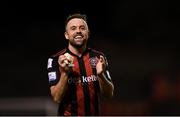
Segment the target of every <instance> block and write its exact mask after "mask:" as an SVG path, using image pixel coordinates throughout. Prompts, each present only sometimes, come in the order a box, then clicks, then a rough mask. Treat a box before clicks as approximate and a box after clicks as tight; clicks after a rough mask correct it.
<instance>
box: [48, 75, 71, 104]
mask: <svg viewBox="0 0 180 117" xmlns="http://www.w3.org/2000/svg"><path fill="white" fill-rule="evenodd" d="M67 78H68V75H67V74H66V73H62V74H61V77H60V80H59V82H58V83H57V84H56V85H55V86H52V87H51V95H52V96H53V99H54V101H55V102H58V103H60V102H61V100H62V99H63V97H64V95H65V92H66V90H67V87H68V84H67Z"/></svg>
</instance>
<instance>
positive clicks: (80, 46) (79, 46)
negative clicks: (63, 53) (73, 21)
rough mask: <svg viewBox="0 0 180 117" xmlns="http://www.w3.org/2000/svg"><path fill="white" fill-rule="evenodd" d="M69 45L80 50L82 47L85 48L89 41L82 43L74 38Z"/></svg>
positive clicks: (84, 40) (82, 41)
mask: <svg viewBox="0 0 180 117" xmlns="http://www.w3.org/2000/svg"><path fill="white" fill-rule="evenodd" d="M69 43H70V45H72V46H73V47H75V48H77V49H79V48H82V47H84V46H85V45H86V43H87V40H86V39H83V40H81V42H77V40H76V39H75V38H73V39H71V40H69Z"/></svg>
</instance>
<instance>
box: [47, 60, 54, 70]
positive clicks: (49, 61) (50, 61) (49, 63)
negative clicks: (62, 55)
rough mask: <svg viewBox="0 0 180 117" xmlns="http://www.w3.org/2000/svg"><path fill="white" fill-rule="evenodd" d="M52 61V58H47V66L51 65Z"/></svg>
mask: <svg viewBox="0 0 180 117" xmlns="http://www.w3.org/2000/svg"><path fill="white" fill-rule="evenodd" d="M52 61H53V59H52V58H49V59H48V65H47V68H50V67H52Z"/></svg>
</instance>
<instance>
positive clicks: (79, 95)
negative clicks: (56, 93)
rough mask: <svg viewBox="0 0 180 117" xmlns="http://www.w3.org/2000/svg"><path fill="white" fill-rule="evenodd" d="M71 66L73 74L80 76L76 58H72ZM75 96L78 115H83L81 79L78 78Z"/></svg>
mask: <svg viewBox="0 0 180 117" xmlns="http://www.w3.org/2000/svg"><path fill="white" fill-rule="evenodd" d="M73 64H74V67H73V72H75V73H77V74H78V76H80V69H79V63H78V60H77V57H76V56H74V60H73ZM76 94H77V102H78V108H77V111H78V115H85V105H84V92H83V86H82V83H81V77H78V83H76Z"/></svg>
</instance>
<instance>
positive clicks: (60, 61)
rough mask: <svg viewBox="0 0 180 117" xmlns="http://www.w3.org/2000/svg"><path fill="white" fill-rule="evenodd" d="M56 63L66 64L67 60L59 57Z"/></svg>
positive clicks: (62, 56)
mask: <svg viewBox="0 0 180 117" xmlns="http://www.w3.org/2000/svg"><path fill="white" fill-rule="evenodd" d="M58 61H59V63H61V64H63V63H66V64H68V59H67V58H66V57H65V56H64V55H61V56H59V60H58Z"/></svg>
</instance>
